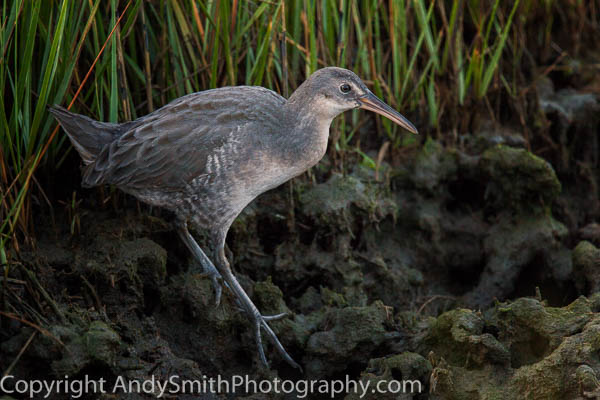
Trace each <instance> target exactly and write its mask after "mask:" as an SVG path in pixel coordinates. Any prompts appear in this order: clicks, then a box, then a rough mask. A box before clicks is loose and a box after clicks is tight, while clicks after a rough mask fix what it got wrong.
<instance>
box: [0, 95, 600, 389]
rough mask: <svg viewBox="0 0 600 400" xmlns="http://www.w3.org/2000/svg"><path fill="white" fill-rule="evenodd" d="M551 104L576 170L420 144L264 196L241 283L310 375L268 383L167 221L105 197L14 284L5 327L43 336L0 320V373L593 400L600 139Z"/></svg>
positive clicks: (507, 136)
mask: <svg viewBox="0 0 600 400" xmlns="http://www.w3.org/2000/svg"><path fill="white" fill-rule="evenodd" d="M544 93H545V94H544ZM543 94H544V95H543V96H542V97H541V99H542V100H541V104H540V110H541V112H542V113H544V115H545V116H546V118H548V119H552V118H557V121H559V122H557V123H556V124H554V125H553V126H555V127H556V129H557V131H556V132H553V133H552V134H556V135H559V137H563V138H564V143H565V146H566V147H567V148H568V149H570V152H568V153H567V155H568V157H567V156H565V155H564V154H563V155H562V156H561V154H562V153H561V151H562V150H560V151H557V154H555V153H552V157H550V156H549V157H547V158H548V159H549V160H550V161H552V163H550V162H548V161H547V160H546V159H544V158H541V157H539V156H536V155H534V154H532V153H531V152H530V151H528V150H527V149H526V146H525V145H526V143H527V140H526V139H525V138H524V137H523V136H522V135H520V134H519V133H518V132H516V131H514V130H510V129H506V128H502V129H500V128H497V127H494V125H493V124H482V125H481V129H480V130H479V131H478V132H477V133H474V134H472V135H465V136H464V138H463V142H462V143H461V144H460V145H447V144H446V145H445V144H443V143H441V142H439V141H435V140H433V139H427V140H426V141H425V142H424V143H422V145H419V146H415V147H409V148H407V149H406V150H405V151H404V152H403V153H402V155H401V157H394V158H393V162H392V163H391V164H386V163H383V164H382V165H380V166H378V168H377V170H375V169H373V168H370V167H369V166H363V165H361V164H360V163H357V164H356V165H355V166H354V167H353V168H352V169H350V170H347V171H346V173H345V174H343V175H342V174H339V173H333V172H332V169H331V168H328V167H327V165H330V163H329V162H328V160H325V162H324V163H322V164H321V166H320V167H318V168H317V169H315V171H313V174H314V176H316V177H317V180H318V182H319V183H317V184H314V183H312V182H310V181H309V180H307V179H299V180H296V181H295V182H294V184H293V186H291V187H290V186H289V185H285V186H284V187H282V188H279V189H277V190H275V191H272V192H269V193H267V194H265V195H263V196H261V197H260V198H259V199H257V201H255V202H254V203H253V204H251V205H250V206H249V207H248V208H247V209H246V210H245V211H244V213H243V214H242V215H241V216H240V217H239V218H238V219H237V220H236V222H235V223H234V225H233V226H232V229H231V231H230V235H229V238H228V246H229V249H230V251H231V255H230V257H231V261H232V264H233V266H234V269H235V271H236V273H237V276H238V278H239V279H240V282H241V283H242V285H243V286H244V288H245V289H246V291H247V292H248V294H249V295H250V296H251V297H252V298H253V299H254V301H255V302H256V304H257V306H258V307H259V308H260V309H261V311H262V312H263V313H264V314H276V313H280V312H287V313H289V314H290V317H289V318H287V319H284V320H282V321H277V322H273V323H272V324H271V326H272V327H273V329H274V330H275V332H276V333H277V334H278V336H279V338H280V339H281V341H282V343H283V344H284V346H285V347H286V348H287V349H288V351H289V352H290V353H291V355H292V356H293V357H294V358H295V359H296V360H297V361H299V362H300V363H301V364H302V366H303V368H304V373H303V374H300V373H299V372H298V371H295V370H291V369H290V368H289V367H288V366H287V365H286V364H285V363H284V362H282V360H280V359H279V358H278V357H277V355H276V354H275V352H273V351H270V350H269V351H268V355H269V356H270V361H271V369H270V370H267V369H264V368H262V367H261V366H260V363H259V361H258V357H257V353H256V350H255V347H254V339H253V335H252V332H251V330H250V326H249V324H248V323H247V321H246V317H245V316H244V315H242V314H241V313H240V312H239V311H238V310H237V307H236V305H235V303H234V302H233V299H232V297H231V296H230V295H229V294H228V293H224V296H223V299H222V302H221V305H220V306H218V307H215V306H214V294H213V291H212V289H211V286H210V280H209V279H208V278H207V277H205V276H203V275H202V274H201V273H199V269H198V266H197V265H195V264H194V263H193V261H192V259H191V257H190V255H189V254H188V253H187V250H186V249H185V247H184V245H183V244H182V243H180V241H179V240H178V238H177V236H176V235H175V233H174V232H173V231H172V229H171V227H170V225H169V223H168V216H165V215H164V214H161V213H160V212H157V210H148V209H146V208H143V207H142V212H137V211H136V209H135V203H134V202H132V201H131V200H130V199H129V200H128V201H129V202H130V205H133V206H134V207H125V208H114V207H110V206H102V205H101V204H100V202H99V200H98V197H99V196H98V195H97V193H95V192H88V193H87V197H85V201H84V202H83V203H82V205H81V206H80V207H79V208H78V209H77V210H76V214H77V216H78V217H79V222H80V227H79V232H78V233H75V234H71V227H72V224H71V222H72V217H73V214H71V219H69V218H68V215H67V213H63V212H60V211H59V212H57V215H56V218H55V219H56V223H55V224H50V223H49V221H50V219H49V218H45V219H42V218H40V223H45V224H46V226H47V227H46V228H40V232H39V235H40V237H39V241H38V244H37V248H36V249H35V250H25V251H23V252H22V256H21V257H22V258H21V260H20V263H16V264H15V265H11V267H10V273H9V276H8V278H9V279H8V280H7V281H6V283H4V282H5V281H3V284H5V285H6V286H5V291H4V293H5V299H4V303H5V304H6V306H5V310H6V311H5V312H7V313H10V314H11V315H19V316H21V318H22V319H24V320H27V321H30V322H32V323H33V324H34V326H31V325H28V323H26V322H23V321H18V320H17V319H15V318H6V317H4V318H2V331H1V332H0V368H1V369H2V370H3V371H6V370H7V369H8V368H9V366H11V368H10V371H11V373H12V374H13V375H15V376H17V377H26V378H27V379H53V378H60V377H64V376H65V375H68V376H69V377H71V378H73V379H76V378H78V377H83V376H85V375H88V376H89V377H91V378H94V379H99V378H101V377H102V378H105V379H106V380H107V381H108V382H113V383H114V382H115V381H116V380H117V379H118V377H125V378H127V379H131V380H135V379H138V380H144V379H147V378H148V377H149V376H152V375H154V376H155V377H156V378H157V379H168V378H169V377H170V376H173V375H178V376H179V377H181V379H197V380H202V379H203V377H204V376H209V377H210V376H216V375H217V374H221V375H222V376H224V377H231V376H233V375H245V374H248V375H250V376H251V377H253V378H255V379H274V378H275V377H279V378H283V379H293V380H297V379H301V378H308V379H339V378H340V377H344V376H345V375H349V376H350V377H352V378H353V379H359V380H361V381H363V382H367V381H369V382H371V383H372V384H375V383H376V382H378V381H380V380H390V379H396V380H409V379H410V380H419V381H420V382H422V385H423V386H422V391H423V393H421V394H414V395H408V394H407V395H404V397H402V396H400V397H398V396H399V395H389V394H388V397H385V395H381V394H377V395H371V397H365V398H378V399H379V398H407V399H408V398H415V399H425V398H444V399H446V398H449V399H478V398H502V399H510V398H515V399H516V398H531V399H534V398H549V399H567V398H568V399H571V398H573V399H574V398H595V397H597V396H598V393H600V385H599V384H598V382H599V380H598V376H599V375H598V374H600V357H598V350H599V347H598V346H600V342H599V341H598V337H600V336H599V334H600V331H599V330H600V314H599V310H600V298H599V297H598V293H597V292H598V290H599V289H598V288H599V287H600V275H599V274H598V271H599V269H598V268H599V267H600V249H599V247H600V233H599V232H600V230H599V229H598V226H597V224H596V223H595V222H597V221H598V218H599V216H600V206H599V205H598V183H599V181H598V176H599V175H598V160H597V154H598V153H597V152H598V147H597V146H598V144H597V142H596V144H595V146H596V148H595V150H594V148H593V146H594V145H593V142H591V143H592V145H589V146H583V145H582V143H580V138H581V135H587V136H586V137H589V136H590V135H592V134H593V133H594V132H596V133H597V131H598V122H597V119H596V118H595V113H596V112H597V110H598V104H597V101H596V99H595V97H593V96H591V97H590V96H589V95H582V94H580V95H579V96H583V97H581V98H578V97H577V96H578V94H576V93H571V92H555V91H554V90H553V89H552V88H548V91H547V93H546V92H543ZM586 113H587V114H586ZM575 115H577V116H582V115H584V116H585V115H588V117H586V118H587V119H582V118H574V117H573V116H575ZM590 132H591V133H590ZM560 135H563V136H560ZM588 143H590V142H588ZM594 152H595V153H594ZM555 155H556V157H558V158H556V159H555V158H554V156H555ZM594 157H596V158H594ZM594 160H595V161H594ZM561 163H562V164H561ZM564 163H566V164H564ZM577 163H579V164H577ZM571 164H577V165H580V168H579V169H573V168H571ZM573 171H576V172H573ZM290 210H293V212H291V211H290ZM198 235H199V236H200V237H201V236H202V233H201V232H200V233H198ZM23 349H24V350H23ZM21 352H22V353H21ZM14 360H18V362H16V363H15V364H14V365H11V364H12V363H13V361H14ZM369 395H370V394H369ZM186 396H187V397H186ZM151 397H153V396H152V395H150V394H145V395H144V394H131V395H129V397H127V398H132V399H136V398H151ZM176 397H177V398H196V397H193V396H189V395H178V396H176ZM271 397H272V398H285V396H276V395H272V396H271ZM323 397H326V396H323ZM339 397H340V398H341V397H343V396H339ZM55 398H61V396H56V397H55ZM99 398H114V397H110V396H108V395H107V396H104V397H102V396H99ZM204 398H227V396H226V395H224V394H220V395H212V396H211V395H206V396H205V397H204ZM247 398H262V397H256V396H254V397H253V396H251V395H250V394H248V396H247ZM292 398H293V396H292ZM314 398H318V397H314ZM347 398H348V399H354V398H357V396H356V395H352V394H350V395H348V396H347Z"/></svg>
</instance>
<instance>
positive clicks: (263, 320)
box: [252, 312, 302, 371]
mask: <svg viewBox="0 0 600 400" xmlns="http://www.w3.org/2000/svg"><path fill="white" fill-rule="evenodd" d="M286 316H287V313H281V314H276V315H269V316H262V315H261V314H260V313H258V312H256V313H253V315H252V320H253V321H252V322H253V324H254V339H255V340H256V346H257V347H258V356H259V357H260V360H261V361H262V363H263V364H264V365H265V366H266V367H267V368H269V362H268V361H267V357H266V356H265V350H264V348H263V344H262V334H261V329H264V331H265V332H266V334H267V337H268V338H269V340H270V341H271V342H272V343H273V345H274V346H275V348H276V349H277V351H278V352H279V354H280V355H281V356H282V357H283V359H284V360H285V361H287V362H288V364H290V365H291V366H292V367H294V368H298V369H299V370H300V371H302V367H301V366H300V365H298V363H296V361H294V359H293V358H292V357H291V356H290V355H289V354H288V352H287V351H286V350H285V348H284V347H283V345H282V344H281V342H280V341H279V339H278V338H277V335H275V332H273V330H272V329H271V327H270V326H269V324H267V321H277V320H280V319H282V318H284V317H286Z"/></svg>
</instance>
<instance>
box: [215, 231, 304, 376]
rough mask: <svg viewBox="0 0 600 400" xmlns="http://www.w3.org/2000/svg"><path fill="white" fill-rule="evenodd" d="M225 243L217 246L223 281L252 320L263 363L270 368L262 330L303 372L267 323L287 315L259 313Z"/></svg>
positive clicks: (289, 360) (286, 357) (286, 359)
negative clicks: (234, 271) (232, 265)
mask: <svg viewBox="0 0 600 400" xmlns="http://www.w3.org/2000/svg"><path fill="white" fill-rule="evenodd" d="M224 242H225V241H224V239H223V240H220V243H219V245H218V246H216V249H217V250H216V252H215V253H216V256H215V261H216V265H217V267H218V268H219V271H220V272H221V275H222V276H223V279H224V280H225V282H226V283H227V284H228V287H229V288H230V289H231V291H232V292H233V293H234V294H235V296H236V297H237V300H238V304H239V305H240V306H241V307H242V309H243V310H244V311H245V312H246V314H248V316H249V317H250V320H251V321H252V323H253V324H254V338H255V340H256V345H257V347H258V355H259V356H260V359H261V361H262V362H263V364H264V365H265V366H267V367H268V366H269V363H268V361H267V357H266V356H265V350H264V348H263V344H262V337H261V329H263V330H264V331H265V333H266V334H267V338H268V339H269V340H270V341H271V343H273V345H274V346H275V348H276V349H277V351H278V352H279V354H281V356H282V357H283V359H284V360H285V361H287V362H288V364H290V365H291V366H292V367H294V368H298V369H300V370H302V367H300V365H298V364H297V363H296V362H295V361H294V359H293V358H292V357H291V356H290V355H289V354H288V352H287V351H286V350H285V348H284V347H283V345H282V344H281V342H280V341H279V339H278V338H277V335H275V332H273V330H272V329H271V327H270V326H269V324H267V321H274V320H277V319H281V318H283V317H285V316H286V313H282V314H277V315H272V316H265V317H263V316H262V314H261V313H260V311H258V308H256V306H255V305H254V303H253V302H252V300H250V297H248V295H247V294H246V292H245V291H244V289H243V288H242V286H241V285H240V283H239V282H238V280H237V279H236V277H235V276H234V275H233V272H232V271H231V267H230V266H229V261H227V258H226V257H225V250H224V244H225V243H224Z"/></svg>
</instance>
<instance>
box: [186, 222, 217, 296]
mask: <svg viewBox="0 0 600 400" xmlns="http://www.w3.org/2000/svg"><path fill="white" fill-rule="evenodd" d="M176 227H177V228H176V229H177V233H179V236H181V239H183V242H184V243H185V245H186V246H187V248H188V249H190V251H191V252H192V254H193V255H194V258H196V260H198V262H200V265H202V268H203V269H204V272H205V273H206V274H208V276H210V279H211V280H212V285H213V289H214V290H215V303H216V305H217V306H218V305H219V303H220V302H221V293H222V291H223V290H222V288H221V283H220V282H219V281H220V280H221V279H222V278H221V274H220V273H219V271H217V269H216V268H215V266H214V265H213V263H212V262H211V261H210V259H209V258H208V257H207V256H206V254H204V252H203V251H202V249H201V248H200V246H199V245H198V243H196V240H194V237H193V236H192V235H191V234H190V231H188V228H187V223H186V222H182V221H178V222H177V223H176Z"/></svg>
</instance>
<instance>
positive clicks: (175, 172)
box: [49, 67, 418, 370]
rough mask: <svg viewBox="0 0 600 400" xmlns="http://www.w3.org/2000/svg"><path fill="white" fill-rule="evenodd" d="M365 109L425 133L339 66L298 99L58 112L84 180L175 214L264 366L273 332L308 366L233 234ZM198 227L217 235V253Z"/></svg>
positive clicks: (219, 92)
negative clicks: (245, 323)
mask: <svg viewBox="0 0 600 400" xmlns="http://www.w3.org/2000/svg"><path fill="white" fill-rule="evenodd" d="M356 108H362V109H365V110H369V111H373V112H375V113H378V114H380V115H382V116H384V117H386V118H388V119H390V120H391V121H393V122H394V123H396V124H398V125H399V126H401V127H402V128H404V129H406V130H408V131H409V132H412V133H415V134H416V133H418V131H417V129H416V128H415V126H414V125H413V124H412V123H411V122H410V121H408V119H406V118H405V117H404V116H403V115H401V114H400V113H398V112H397V111H396V110H394V109H393V108H391V107H390V106H388V105H387V104H385V103H384V102H383V101H382V100H380V99H379V98H378V97H377V96H375V95H374V94H373V93H372V92H371V91H370V90H369V89H368V87H367V86H366V84H365V83H364V82H363V81H362V80H361V79H360V78H359V77H358V76H357V75H356V74H355V73H354V72H352V71H350V70H347V69H343V68H338V67H325V68H322V69H318V70H316V71H315V72H314V73H312V74H311V75H310V76H309V77H308V78H307V79H306V80H305V81H304V82H303V83H302V84H301V85H300V86H299V87H298V88H297V89H296V90H295V91H294V92H293V93H292V95H291V96H290V97H289V98H288V99H286V98H285V97H283V96H281V95H279V94H277V93H276V92H274V91H272V90H269V89H266V88H264V87H260V86H229V87H222V88H216V89H209V90H205V91H200V92H196V93H192V94H188V95H185V96H183V97H180V98H178V99H175V100H173V101H172V102H170V103H168V104H167V105H165V106H163V107H162V108H160V109H157V110H155V111H154V112H151V113H150V114H148V115H145V116H143V117H140V118H138V119H136V120H134V121H129V122H124V123H107V122H99V121H95V120H93V119H91V118H89V117H87V116H84V115H79V114H75V113H72V112H70V111H68V110H66V109H65V108H63V107H61V106H58V105H55V106H52V107H50V110H49V111H50V112H51V113H52V114H53V115H54V116H55V118H56V119H57V120H58V121H59V123H60V124H61V126H62V127H63V129H64V131H65V132H66V134H67V136H68V137H69V139H70V141H71V143H72V145H73V147H74V148H75V149H76V150H77V152H78V153H79V155H80V156H81V158H82V160H83V167H82V186H83V187H93V186H98V185H103V184H111V185H114V186H116V187H117V188H119V189H121V190H123V191H124V192H126V193H128V194H131V195H133V196H134V197H136V198H137V199H139V200H140V201H142V202H144V203H147V204H149V205H151V206H158V207H161V208H164V209H167V210H169V211H171V212H172V213H173V214H174V215H175V218H174V219H175V221H174V226H175V230H176V231H177V232H178V234H179V236H180V237H181V239H182V241H183V242H184V243H185V245H186V246H187V248H188V249H189V250H190V252H191V253H192V255H193V256H194V258H195V259H196V260H197V261H198V262H199V263H200V265H201V266H202V268H203V270H204V272H205V273H206V274H207V275H208V276H209V277H210V279H211V281H212V286H213V290H214V291H215V303H216V304H217V306H218V304H219V302H220V299H221V293H222V285H221V283H223V285H224V286H225V287H226V288H228V290H230V291H231V292H232V294H233V295H234V300H235V302H236V303H237V304H238V306H239V307H240V308H241V310H242V311H244V312H245V313H246V314H247V315H248V317H249V319H250V322H251V324H252V327H253V330H254V332H253V333H254V339H255V342H256V346H257V349H258V355H259V358H260V360H261V362H262V364H263V365H265V366H266V367H268V366H269V363H268V361H267V357H266V355H265V352H264V348H263V343H262V333H263V331H264V333H265V334H266V336H267V338H268V339H269V341H270V342H271V343H272V344H273V346H274V347H275V349H276V350H277V352H278V353H279V354H280V356H281V357H282V358H283V359H284V360H285V361H286V362H287V363H288V364H289V365H291V366H292V367H295V368H298V369H300V370H302V368H301V367H300V365H299V364H298V363H296V361H294V359H293V358H292V357H291V356H290V355H289V354H288V352H287V351H286V350H285V348H284V347H283V345H282V344H281V342H280V341H279V339H278V337H277V335H276V334H275V333H274V332H273V330H272V329H271V327H270V326H269V322H270V321H274V320H278V319H282V318H285V317H286V314H285V313H284V314H278V315H262V314H261V312H260V311H259V310H258V308H257V307H256V306H255V305H254V303H253V302H252V300H251V299H250V297H249V296H248V295H247V294H246V292H245V291H244V289H243V288H242V286H241V285H240V284H239V282H238V280H237V279H236V277H235V275H234V273H233V270H232V268H231V265H230V263H229V261H228V259H227V257H226V254H225V239H226V237H227V232H228V230H229V228H230V226H231V224H232V223H233V221H234V220H235V218H236V217H237V216H238V215H239V214H240V213H241V212H242V210H243V209H244V208H245V207H246V206H247V205H248V204H249V203H250V202H251V201H252V200H254V199H255V198H256V197H257V196H259V195H260V194H262V193H264V192H266V191H268V190H270V189H273V188H275V187H277V186H279V185H281V184H283V183H284V182H286V181H288V180H290V179H292V178H294V177H296V176H298V175H300V174H302V173H303V172H305V171H306V170H308V169H309V168H310V167H312V166H314V165H315V164H317V163H318V162H319V160H320V159H321V158H322V157H323V156H324V155H325V152H326V150H327V144H328V138H329V129H330V126H331V123H332V121H333V119H334V118H335V117H336V116H338V115H340V114H342V113H343V112H345V111H348V110H352V109H356ZM188 226H192V227H193V228H194V229H195V230H204V231H205V232H207V233H208V236H209V238H210V239H209V244H208V246H207V247H209V249H208V250H209V252H208V253H209V254H210V255H211V257H209V256H207V254H206V253H205V252H204V250H203V249H202V248H201V247H200V246H199V245H198V243H197V242H196V240H195V239H194V237H193V236H192V235H191V234H190V232H189V229H188Z"/></svg>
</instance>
